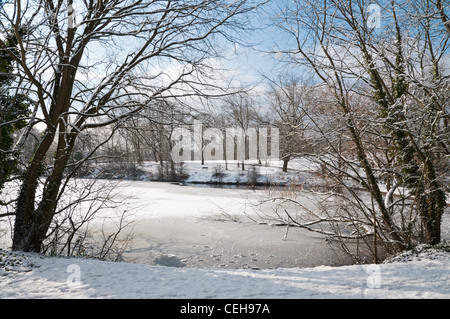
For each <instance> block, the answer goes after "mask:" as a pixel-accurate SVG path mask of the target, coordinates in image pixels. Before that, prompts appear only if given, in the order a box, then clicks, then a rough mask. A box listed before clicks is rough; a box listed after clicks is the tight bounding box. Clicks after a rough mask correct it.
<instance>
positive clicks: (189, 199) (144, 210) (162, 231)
mask: <svg viewBox="0 0 450 319" xmlns="http://www.w3.org/2000/svg"><path fill="white" fill-rule="evenodd" d="M279 164H281V163H279ZM293 164H295V165H296V166H293V167H294V168H295V170H293V171H291V172H290V173H288V174H284V173H283V172H281V170H280V169H279V167H274V166H269V167H265V166H258V172H259V173H260V174H261V175H262V176H264V177H265V178H266V179H270V180H271V181H276V182H282V181H286V180H289V179H290V178H295V174H293V172H295V171H308V170H314V169H315V168H311V167H309V168H308V166H307V165H308V163H301V162H297V163H293ZM204 167H207V169H205V168H204ZM154 168H155V167H154V165H153V164H150V163H149V164H147V168H146V169H147V170H151V169H154ZM186 169H188V170H189V174H190V178H189V179H188V182H208V181H211V176H212V175H211V174H212V172H214V170H215V169H216V167H214V166H212V165H211V164H210V163H207V164H206V165H200V164H199V163H190V164H189V165H187V167H186ZM233 174H235V175H234V176H233ZM236 177H238V178H240V179H241V181H242V179H243V178H244V174H242V173H240V172H239V170H237V169H236V168H235V169H233V170H229V171H228V172H227V174H226V175H225V176H224V178H223V179H222V181H223V182H227V181H228V182H233V181H236ZM79 183H83V181H82V180H80V181H79ZM80 185H81V184H80ZM124 185H125V186H126V187H125V188H122V186H124ZM118 186H120V187H118V188H117V189H116V190H117V193H118V194H116V196H118V197H117V198H118V199H120V198H123V199H126V198H129V196H133V197H134V199H133V200H131V201H130V203H134V204H135V206H136V207H131V208H133V209H134V214H133V215H132V218H134V219H136V220H137V221H138V225H136V227H135V229H134V230H135V231H136V232H137V236H138V238H137V239H138V240H137V242H136V245H137V246H136V247H134V248H135V249H134V250H135V251H138V252H139V254H140V255H141V256H144V257H145V258H146V259H147V260H148V259H149V257H155V256H156V255H150V252H155V251H158V253H161V254H162V253H164V254H165V255H164V254H162V255H160V256H159V255H158V256H156V257H160V258H159V261H161V260H162V259H161V258H163V257H164V258H169V259H170V258H171V255H170V254H169V253H168V252H169V248H170V249H174V250H171V251H170V252H172V253H176V254H178V255H176V256H175V257H177V258H178V257H179V258H178V259H176V260H175V261H177V262H178V261H180V260H181V261H183V262H184V263H185V265H183V266H181V267H179V266H175V267H168V266H164V265H163V264H164V263H160V264H154V263H153V264H152V263H151V262H148V263H147V262H141V263H140V264H137V263H129V262H128V263H127V262H121V263H113V262H107V261H100V260H95V259H84V258H56V257H43V256H41V255H36V254H21V253H11V252H9V251H5V250H3V251H2V250H0V298H20V299H22V298H39V299H40V298H100V299H104V298H114V299H119V298H120V299H123V298H126V299H128V298H133V299H136V298H137V299H149V298H158V299H161V298H169V299H170V298H186V299H206V298H208V299H210V298H212V299H216V298H221V299H222V298H225V299H247V298H248V299H260V298H264V299H266V298H271V299H299V298H320V299H321V298H349V299H356V298H357V299H360V298H409V299H413V298H414V299H415V298H426V299H435V298H442V299H444V298H445V299H447V298H450V252H449V249H448V248H447V250H445V251H443V250H441V251H437V250H432V249H423V250H422V251H419V252H410V253H407V254H404V255H402V256H398V257H396V258H395V259H394V262H391V263H386V264H381V265H354V266H340V267H336V266H335V267H332V266H323V265H322V266H317V267H312V266H307V264H305V263H303V264H302V265H299V266H296V264H295V263H296V260H294V259H293V260H292V261H291V262H290V264H289V263H287V265H289V266H277V265H275V264H270V262H272V260H263V258H260V257H264V256H263V253H262V252H260V255H258V256H256V255H255V256H249V254H247V255H248V256H247V262H248V265H247V266H248V268H246V269H243V267H241V266H243V265H244V264H243V265H239V267H237V266H238V264H237V262H238V260H236V259H235V260H230V259H228V260H226V262H233V264H229V265H225V266H224V267H219V268H217V265H216V266H214V267H212V268H203V267H193V266H191V265H196V264H195V263H193V262H192V263H189V261H194V257H198V256H199V255H200V257H202V258H203V257H208V256H206V255H207V254H210V255H211V256H209V257H217V256H218V254H217V252H218V249H219V248H217V247H216V248H214V247H213V245H217V246H220V245H221V248H222V249H223V251H221V252H220V253H221V254H223V255H221V258H224V257H225V256H226V253H228V254H229V255H228V256H226V257H227V258H228V257H229V258H232V257H237V256H238V257H239V258H241V257H242V256H243V254H241V253H239V254H238V252H237V250H236V249H237V248H238V247H240V248H242V247H244V246H243V245H241V246H239V244H246V245H247V246H245V247H244V248H248V249H249V251H251V250H252V249H259V250H261V251H262V250H271V252H270V257H277V256H278V255H279V257H280V258H281V259H283V258H285V261H286V262H288V258H287V257H286V256H288V257H292V256H291V255H294V254H300V255H302V256H301V258H302V259H304V260H303V261H302V262H304V261H305V260H308V261H311V262H312V263H313V264H314V263H315V264H317V262H316V261H315V260H314V258H317V255H318V254H320V253H321V252H323V251H322V248H320V250H313V249H312V246H313V244H314V245H315V243H316V242H319V243H320V239H317V238H314V239H311V238H309V239H308V238H306V237H305V235H304V234H300V233H299V234H297V235H298V236H299V237H298V238H296V237H294V236H297V235H296V234H295V233H294V230H291V231H290V232H289V237H288V240H286V241H282V236H283V235H284V233H285V230H284V229H281V232H280V229H274V228H273V227H272V228H271V227H270V226H268V227H265V226H264V227H265V228H263V227H262V226H261V227H260V228H258V230H257V233H252V236H253V235H254V234H256V236H254V237H252V238H251V237H246V236H247V235H248V233H249V231H250V230H251V231H255V230H254V228H251V229H250V228H249V226H248V225H247V224H245V223H242V222H241V223H234V224H233V222H232V221H229V223H228V224H225V222H224V221H223V220H221V218H223V217H224V216H227V217H233V216H235V217H236V216H238V215H239V214H240V216H241V217H242V213H243V212H244V211H245V214H246V215H248V214H251V209H250V210H249V209H247V210H246V208H248V207H247V206H246V205H248V200H249V199H257V198H259V196H261V195H262V194H263V191H259V190H256V191H255V190H250V189H245V190H243V189H241V190H236V189H209V188H208V189H206V188H205V189H202V188H193V187H189V186H178V185H173V184H170V183H152V182H148V181H132V182H120V183H119V184H118ZM110 213H111V212H110V211H108V210H105V211H104V212H103V214H105V216H108V217H110V216H109V214H110ZM101 214H102V212H100V215H101ZM238 217H239V216H238ZM167 220H170V221H171V223H172V224H167V223H166V221H167ZM158 223H159V224H158ZM213 224H214V225H213ZM162 226H164V227H162ZM172 226H173V229H172V230H170V227H172ZM224 226H227V227H228V228H224ZM251 227H255V228H256V227H258V225H252V226H251ZM183 231H184V232H183ZM299 231H300V230H299ZM447 231H448V230H447ZM158 232H159V233H158ZM178 232H180V233H178ZM188 233H189V234H188ZM262 234H263V235H264V236H265V237H264V238H263V237H261V236H260V235H262ZM162 235H164V236H165V237H164V238H163V237H162ZM445 235H446V236H447V235H448V233H445ZM139 236H141V237H140V240H139ZM146 236H147V237H146ZM158 236H159V237H158ZM258 236H259V237H258ZM269 236H271V237H270V238H269ZM238 237H239V238H238ZM291 238H292V240H289V239H291ZM165 240H167V241H165ZM208 240H210V241H211V242H208ZM270 240H272V242H271V241H270ZM316 240H318V241H316ZM230 243H233V247H231V246H230ZM274 243H275V244H274ZM197 244H199V245H197ZM250 244H254V245H250ZM183 245H184V246H183ZM301 245H303V246H301ZM174 246H176V247H175V248H176V249H175V248H174ZM194 246H196V247H195V248H194ZM197 246H198V247H197ZM161 247H162V248H161ZM205 247H208V248H205ZM214 249H216V250H214ZM274 249H275V250H276V251H273V250H274ZM255 252H257V251H255ZM189 254H190V255H191V256H192V258H191V259H190V260H189ZM213 254H214V255H213ZM283 254H284V255H283ZM308 254H309V255H308ZM272 255H273V256H272ZM275 255H277V256H275ZM267 256H269V254H267V255H266V257H267ZM283 256H284V257H283ZM324 256H326V254H324ZM256 257H257V258H256ZM145 258H144V259H145ZM181 258H184V259H181ZM277 258H278V257H277ZM321 258H322V257H321ZM323 258H325V257H323ZM205 259H206V258H205ZM256 259H259V260H258V261H256ZM273 259H276V258H273ZM211 260H212V259H211ZM224 260H225V259H224ZM224 260H222V261H220V263H222V262H225V261H224ZM150 261H151V260H150ZM169 261H170V260H169ZM253 261H254V262H255V263H257V262H260V263H262V262H263V261H264V265H268V266H269V267H267V268H264V267H259V268H260V269H258V270H256V269H252V268H256V267H253V266H255V265H256V264H255V265H252V264H250V262H253ZM169 264H170V263H169ZM218 265H219V264H218ZM233 265H236V267H235V268H233V267H228V266H233ZM305 265H306V266H305ZM171 266H174V265H173V264H172V265H171ZM256 266H259V264H258V265H256Z"/></svg>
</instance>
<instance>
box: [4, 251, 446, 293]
mask: <svg viewBox="0 0 450 319" xmlns="http://www.w3.org/2000/svg"><path fill="white" fill-rule="evenodd" d="M0 256H1V257H2V261H0V265H2V266H0V267H1V268H0V274H1V277H0V298H18V299H24V298H37V299H44V298H52V299H53V298H55V299H64V298H88V299H91V298H100V299H104V298H113V299H116V298H117V299H119V298H120V299H129V298H133V299H144V298H145V299H150V298H177V299H178V298H187V299H207V298H208V299H216V298H220V299H222V298H223V299H236V298H238V299H247V298H249V299H266V298H270V299H280V298H283V299H286V298H291V299H292V298H294V299H299V298H329V299H331V298H349V299H364V298H372V299H378V298H383V299H390V298H403V299H416V298H425V299H444V298H445V299H446V298H450V252H448V251H436V250H430V249H425V250H423V251H421V252H416V253H409V255H408V254H407V255H404V256H403V257H401V258H399V259H397V261H395V262H392V263H386V264H381V265H355V266H344V267H328V266H319V267H315V268H306V269H300V268H291V269H271V270H243V269H239V270H237V269H236V270H226V269H193V268H173V267H163V266H150V265H139V264H129V263H113V262H105V261H99V260H94V259H82V258H54V257H52V258H50V257H42V256H40V255H35V254H16V253H14V254H13V253H9V252H4V251H3V252H1V251H0ZM405 258H406V259H408V261H405Z"/></svg>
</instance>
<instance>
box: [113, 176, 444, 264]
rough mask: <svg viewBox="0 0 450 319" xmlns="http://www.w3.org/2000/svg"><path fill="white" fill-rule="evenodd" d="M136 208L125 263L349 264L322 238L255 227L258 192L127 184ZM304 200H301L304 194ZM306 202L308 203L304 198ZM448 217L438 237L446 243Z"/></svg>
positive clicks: (260, 196)
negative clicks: (441, 234)
mask: <svg viewBox="0 0 450 319" xmlns="http://www.w3.org/2000/svg"><path fill="white" fill-rule="evenodd" d="M129 195H132V196H134V197H135V199H134V200H133V201H132V202H134V203H135V204H138V205H139V208H138V210H137V214H136V216H135V217H136V224H135V225H134V228H133V236H134V239H133V244H132V248H131V249H129V250H128V251H127V252H126V253H125V258H126V260H127V261H132V262H136V263H144V264H159V265H165V266H174V267H196V268H205V267H217V268H256V269H265V268H277V267H284V268H289V267H314V266H318V265H332V266H336V265H345V264H349V263H351V262H350V260H349V259H348V257H347V256H345V255H344V254H343V253H342V252H341V251H340V250H339V249H337V247H336V246H334V248H332V247H331V246H330V245H329V244H328V243H327V242H326V241H325V237H324V236H322V235H320V234H317V233H313V232H310V231H307V230H304V229H300V228H294V227H290V228H289V230H288V233H287V237H286V231H287V228H286V227H285V226H274V225H271V224H270V222H269V223H267V224H258V222H255V220H256V221H257V220H258V216H257V215H255V213H254V210H253V207H252V205H251V204H250V202H255V201H259V200H261V199H263V198H264V196H267V192H266V191H264V190H258V189H257V190H250V189H231V188H214V187H212V188H208V187H195V186H180V185H176V184H171V183H159V182H129V183H128V186H127V187H126V188H124V189H123V190H122V191H121V196H124V197H125V196H129ZM305 197H306V195H305ZM307 200H308V199H307ZM448 221H449V218H448V214H447V216H446V219H445V225H446V226H445V227H444V229H443V237H444V238H447V239H448V238H450V236H449V231H448V229H449V227H448V224H449V223H448Z"/></svg>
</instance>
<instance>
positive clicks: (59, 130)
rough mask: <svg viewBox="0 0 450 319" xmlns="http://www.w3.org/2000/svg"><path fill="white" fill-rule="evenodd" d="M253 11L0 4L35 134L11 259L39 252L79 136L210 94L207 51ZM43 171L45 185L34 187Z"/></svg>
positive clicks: (224, 6)
mask: <svg viewBox="0 0 450 319" xmlns="http://www.w3.org/2000/svg"><path fill="white" fill-rule="evenodd" d="M253 7H254V6H253V5H252V3H251V2H250V1H245V0H241V1H217V0H209V1H147V0H132V1H128V0H98V1H73V0H68V1H52V0H45V1H34V0H28V1H24V0H17V1H14V2H13V3H10V4H5V6H4V7H3V9H2V11H1V15H2V20H1V21H2V25H3V27H5V28H6V27H9V28H10V29H12V30H13V32H14V33H16V34H18V33H19V31H20V32H22V31H21V30H24V32H25V36H24V37H23V40H19V41H18V44H17V51H18V53H17V54H16V53H15V52H14V51H13V50H10V48H8V46H7V45H6V44H5V43H4V41H3V40H0V47H1V48H2V49H3V50H4V51H5V52H6V53H7V54H9V55H10V56H11V57H12V58H13V59H14V60H15V62H16V65H17V70H18V74H19V76H20V79H21V80H20V83H21V87H22V89H23V90H25V92H26V93H27V94H28V95H29V97H30V98H32V99H33V100H34V101H36V105H37V106H38V112H37V116H36V117H35V118H33V119H32V120H31V121H30V123H29V128H31V127H33V126H35V125H37V124H38V123H39V124H40V125H42V126H43V127H44V131H43V135H42V137H41V139H40V140H39V143H38V145H37V147H36V149H35V151H34V153H33V156H32V159H31V161H30V162H29V164H28V165H27V166H26V168H25V171H24V174H23V177H22V186H21V190H20V192H19V195H18V198H17V204H16V209H15V224H14V238H13V249H14V250H24V251H35V252H39V251H41V248H42V243H43V241H44V240H45V238H46V236H47V232H48V229H49V227H50V225H51V223H52V221H53V218H54V216H55V213H56V207H57V200H58V198H59V197H60V195H61V194H62V193H64V191H65V188H66V185H67V183H65V182H64V180H67V178H70V177H71V175H69V176H67V175H65V172H66V167H67V164H68V163H69V160H70V158H71V155H72V153H73V150H74V147H75V143H76V141H77V139H78V138H79V136H80V135H82V134H84V133H86V132H88V131H90V130H95V129H99V128H102V127H111V128H112V129H111V130H110V132H114V131H115V130H116V128H118V127H120V126H121V124H122V123H123V122H124V121H125V120H126V119H127V118H129V117H130V116H134V115H136V114H138V113H140V112H142V111H143V110H145V109H146V108H151V107H152V106H153V105H154V102H155V101H156V100H163V99H165V98H167V97H168V96H170V97H171V98H180V97H182V96H183V97H186V96H189V95H198V94H199V93H200V92H201V93H202V94H207V92H208V90H214V89H217V88H216V86H215V85H213V84H209V85H208V84H207V82H206V78H207V76H208V75H210V74H211V73H210V72H209V71H210V68H206V69H205V67H206V66H207V64H208V63H207V62H208V59H209V58H213V57H215V56H216V52H217V50H216V42H215V41H223V39H227V40H229V39H231V36H230V35H231V33H230V32H228V31H229V30H231V29H236V28H241V29H244V14H246V13H248V12H249V11H250V10H251V9H253ZM238 17H240V18H242V23H241V22H240V21H238V19H237V18H238ZM17 38H19V37H17ZM209 83H211V82H209ZM25 134H26V133H25ZM110 138H111V136H109V137H107V140H108V139H110ZM22 141H23V140H22V139H20V140H19V143H18V144H17V146H16V147H17V148H18V149H20V147H21V143H22ZM104 142H105V143H106V141H104ZM102 143H103V142H102ZM52 145H54V147H55V152H50V150H51V147H52ZM98 147H100V145H99V146H98ZM90 154H92V152H91V153H90ZM87 158H88V156H87V157H85V158H84V159H82V160H81V161H79V163H78V164H77V165H81V164H82V162H84V161H86V160H87ZM49 159H50V160H49ZM46 161H48V162H49V163H51V167H47V168H46V167H45V162H46ZM44 170H47V171H48V176H47V177H45V178H44V179H41V177H42V172H43V171H44ZM39 188H41V189H42V193H41V195H40V196H38V194H37V190H38V189H39Z"/></svg>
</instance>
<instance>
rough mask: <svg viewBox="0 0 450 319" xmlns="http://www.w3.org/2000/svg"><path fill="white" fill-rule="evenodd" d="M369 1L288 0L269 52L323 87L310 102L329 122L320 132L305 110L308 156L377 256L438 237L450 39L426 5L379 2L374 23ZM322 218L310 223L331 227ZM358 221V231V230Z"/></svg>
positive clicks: (349, 221)
mask: <svg viewBox="0 0 450 319" xmlns="http://www.w3.org/2000/svg"><path fill="white" fill-rule="evenodd" d="M371 3H372V4H373V2H371ZM369 4H370V3H369V2H368V1H363V0H361V1H352V2H348V1H327V0H324V1H319V2H317V1H308V0H303V1H302V0H300V1H292V3H290V5H287V6H286V7H284V8H283V11H282V13H281V14H280V15H278V18H277V19H276V23H277V25H278V26H279V28H280V30H282V31H283V32H285V34H286V35H289V36H290V37H291V38H290V39H291V40H292V42H291V47H288V48H286V49H284V48H277V49H279V50H277V51H281V52H283V53H284V56H285V57H286V58H287V59H288V60H289V62H290V63H292V64H293V65H297V66H302V67H305V68H306V69H309V70H310V71H311V72H312V74H314V77H315V81H316V83H318V84H320V85H321V87H322V88H323V90H324V92H326V94H325V95H323V97H325V99H323V100H322V101H320V99H318V100H317V102H319V103H321V104H322V105H328V107H329V108H328V109H327V110H326V113H325V114H324V115H323V117H325V120H328V121H336V122H335V123H336V124H337V126H335V129H334V130H333V131H329V130H325V129H324V126H323V123H324V122H323V121H320V120H319V118H317V117H315V116H310V115H308V117H309V121H310V123H311V127H314V130H315V131H316V132H317V133H319V134H318V135H319V136H321V138H322V143H321V144H320V146H319V145H316V147H315V148H314V149H315V150H316V152H315V154H313V159H314V160H316V161H319V162H320V163H322V165H323V166H324V172H326V173H327V175H328V177H331V178H332V179H333V180H334V181H335V182H336V183H337V184H338V185H340V186H341V187H340V188H341V189H340V190H339V192H334V191H333V192H332V194H331V195H332V196H333V197H338V198H341V199H345V200H343V202H342V203H343V204H345V205H344V206H343V205H340V206H339V207H340V208H338V210H339V211H341V212H343V214H341V215H340V216H338V217H339V218H340V219H341V221H346V222H347V225H351V226H353V227H354V229H355V231H356V234H358V236H359V238H365V237H366V235H367V234H368V233H370V238H372V240H371V241H370V242H368V246H369V247H370V248H371V249H374V251H373V255H374V256H375V257H374V260H375V261H377V260H378V257H377V251H376V248H377V247H378V246H380V247H383V249H384V251H387V252H390V251H393V250H394V251H397V250H402V249H404V248H408V247H411V246H414V245H417V244H418V243H423V242H425V243H429V244H436V243H439V241H440V227H441V218H442V215H443V213H444V209H445V206H446V203H445V187H444V185H445V178H446V177H445V175H446V173H445V172H444V171H442V165H444V167H445V164H442V163H443V162H445V158H443V156H444V154H447V156H448V145H449V132H448V124H447V122H446V121H447V120H446V118H448V109H446V107H445V105H446V103H448V96H447V94H446V93H445V91H446V88H447V87H448V70H446V69H445V65H444V60H443V56H445V54H447V53H448V40H449V35H448V33H446V32H445V28H447V24H446V22H445V16H446V15H445V12H444V14H442V11H441V12H440V13H439V10H438V12H436V10H435V9H436V7H434V6H432V5H431V2H428V1H421V0H417V1H408V2H406V3H403V4H399V3H397V2H396V1H390V2H389V3H388V4H387V5H384V6H383V4H382V3H381V2H380V3H379V4H378V8H379V9H380V14H379V15H376V16H375V19H378V21H377V22H380V23H383V24H382V25H381V27H379V26H380V24H377V23H375V24H374V23H373V21H372V20H371V19H372V18H373V17H372V16H371V12H369V11H368V8H369ZM440 5H441V4H439V3H437V8H438V9H439V8H442V7H440ZM383 16H384V18H382V17H383ZM436 17H440V18H443V20H442V19H439V20H437V19H436ZM437 21H443V23H439V22H437ZM308 114H311V113H308ZM316 135H317V134H316ZM342 138H344V139H342ZM340 141H344V142H345V143H350V148H347V149H350V150H352V152H350V153H345V152H343V151H342V150H341V149H339V148H336V145H340ZM324 145H326V146H327V147H323V146H324ZM312 146H313V145H312ZM342 164H343V165H342ZM447 167H448V166H447ZM386 177H387V179H385V180H389V185H388V187H387V190H386V191H383V189H382V186H383V185H382V181H383V178H386ZM355 183H356V184H357V185H358V184H359V186H360V187H361V188H362V189H363V190H365V191H367V194H370V197H369V198H366V197H365V196H364V193H359V192H358V191H357V189H358V188H355V186H356V185H355ZM342 189H343V190H344V191H343V190H342ZM396 196H399V197H398V198H396ZM336 203H338V201H336ZM336 209H337V208H336ZM330 216H332V218H324V216H323V215H322V216H321V217H320V218H319V219H318V220H317V221H318V222H322V221H325V220H331V221H332V224H333V225H336V221H337V219H336V215H334V214H332V215H331V214H328V217H330ZM361 223H363V224H364V225H365V227H363V228H359V227H357V226H359V225H361ZM334 229H335V230H337V229H339V228H337V227H334ZM340 229H342V228H340ZM368 230H370V231H368ZM340 238H342V236H341V237H340Z"/></svg>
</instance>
